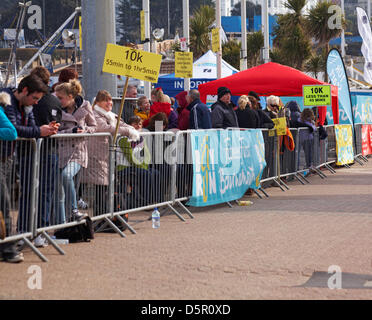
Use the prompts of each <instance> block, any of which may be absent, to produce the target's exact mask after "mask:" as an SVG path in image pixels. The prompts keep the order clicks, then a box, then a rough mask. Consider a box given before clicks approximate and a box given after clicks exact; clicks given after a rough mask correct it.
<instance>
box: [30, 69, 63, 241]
mask: <svg viewBox="0 0 372 320" xmlns="http://www.w3.org/2000/svg"><path fill="white" fill-rule="evenodd" d="M31 75H35V76H38V77H39V78H40V79H41V80H42V81H43V82H44V83H45V85H47V86H48V84H49V81H50V73H49V71H48V70H47V69H46V68H44V67H36V68H34V69H32V71H31ZM33 112H34V116H35V122H36V124H37V125H38V126H42V125H46V124H49V123H52V122H53V123H56V124H57V125H58V126H59V125H60V123H61V119H62V108H61V102H60V101H59V99H58V98H57V97H56V96H55V95H54V94H52V90H51V88H49V87H48V93H47V94H45V95H44V96H43V97H42V98H41V99H40V101H39V102H38V103H37V104H35V105H34V108H33ZM56 143H57V141H56V140H55V139H46V140H44V142H43V144H42V148H41V151H40V162H41V163H40V188H39V207H38V211H39V215H38V217H39V219H38V228H40V227H47V226H49V223H50V221H49V220H50V215H51V211H52V208H53V199H57V197H53V194H54V191H55V190H57V183H56V179H55V177H57V176H58V150H57V144H56ZM57 208H58V204H56V203H55V204H54V210H57ZM44 245H46V240H45V238H44V237H43V236H42V235H39V236H38V237H37V238H36V239H35V246H36V247H43V246H44Z"/></svg>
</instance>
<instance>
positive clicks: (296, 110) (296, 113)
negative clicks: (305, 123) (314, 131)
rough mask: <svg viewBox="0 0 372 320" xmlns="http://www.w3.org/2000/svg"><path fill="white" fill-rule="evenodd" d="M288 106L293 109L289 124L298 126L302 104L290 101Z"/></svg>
mask: <svg viewBox="0 0 372 320" xmlns="http://www.w3.org/2000/svg"><path fill="white" fill-rule="evenodd" d="M286 108H288V109H289V110H290V111H291V120H290V121H289V126H290V127H291V128H298V126H299V124H300V123H299V121H300V118H301V109H300V106H299V105H298V103H297V102H296V101H289V102H288V103H287V105H286Z"/></svg>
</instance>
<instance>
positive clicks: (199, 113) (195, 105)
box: [186, 89, 212, 130]
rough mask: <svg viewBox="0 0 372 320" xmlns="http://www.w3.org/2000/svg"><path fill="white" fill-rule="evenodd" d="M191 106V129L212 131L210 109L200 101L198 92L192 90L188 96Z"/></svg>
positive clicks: (188, 107)
mask: <svg viewBox="0 0 372 320" xmlns="http://www.w3.org/2000/svg"><path fill="white" fill-rule="evenodd" d="M186 101H187V103H188V104H189V105H188V106H187V109H188V110H189V111H190V123H189V128H190V129H196V130H198V129H210V128H212V120H211V112H210V111H209V109H208V107H207V106H206V105H205V104H204V103H202V102H201V101H200V93H199V91H198V90H196V89H193V90H190V91H189V93H188V95H187V96H186Z"/></svg>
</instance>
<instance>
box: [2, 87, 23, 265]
mask: <svg viewBox="0 0 372 320" xmlns="http://www.w3.org/2000/svg"><path fill="white" fill-rule="evenodd" d="M10 103H11V102H10V96H9V94H7V93H5V92H3V93H0V144H2V145H3V144H7V143H9V142H7V141H13V140H15V139H17V130H16V129H15V127H14V126H13V125H12V123H11V122H10V121H9V119H8V118H7V116H6V115H5V113H4V108H6V106H7V105H10ZM1 150H3V148H1V149H0V152H1ZM6 161H7V159H6V158H4V155H3V154H1V160H0V240H3V239H4V238H5V237H8V236H10V235H11V227H12V226H11V220H10V193H9V189H8V185H9V181H7V179H6V176H7V175H8V174H9V172H6V171H8V170H7V169H8V168H7V167H6V166H5V163H6ZM23 260H24V258H23V254H22V253H20V252H18V250H17V248H16V245H15V242H6V243H1V244H0V261H6V262H10V263H19V262H22V261H23Z"/></svg>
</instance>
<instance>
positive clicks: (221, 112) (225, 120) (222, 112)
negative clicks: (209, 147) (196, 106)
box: [211, 100, 239, 129]
mask: <svg viewBox="0 0 372 320" xmlns="http://www.w3.org/2000/svg"><path fill="white" fill-rule="evenodd" d="M211 108H212V114H211V116H212V127H213V128H217V129H226V128H230V127H232V128H237V127H239V124H238V118H237V116H236V113H235V111H234V109H233V108H232V107H231V106H227V105H226V104H225V103H223V102H222V101H220V100H218V101H217V102H215V103H214V104H213V105H212V107H211Z"/></svg>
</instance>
